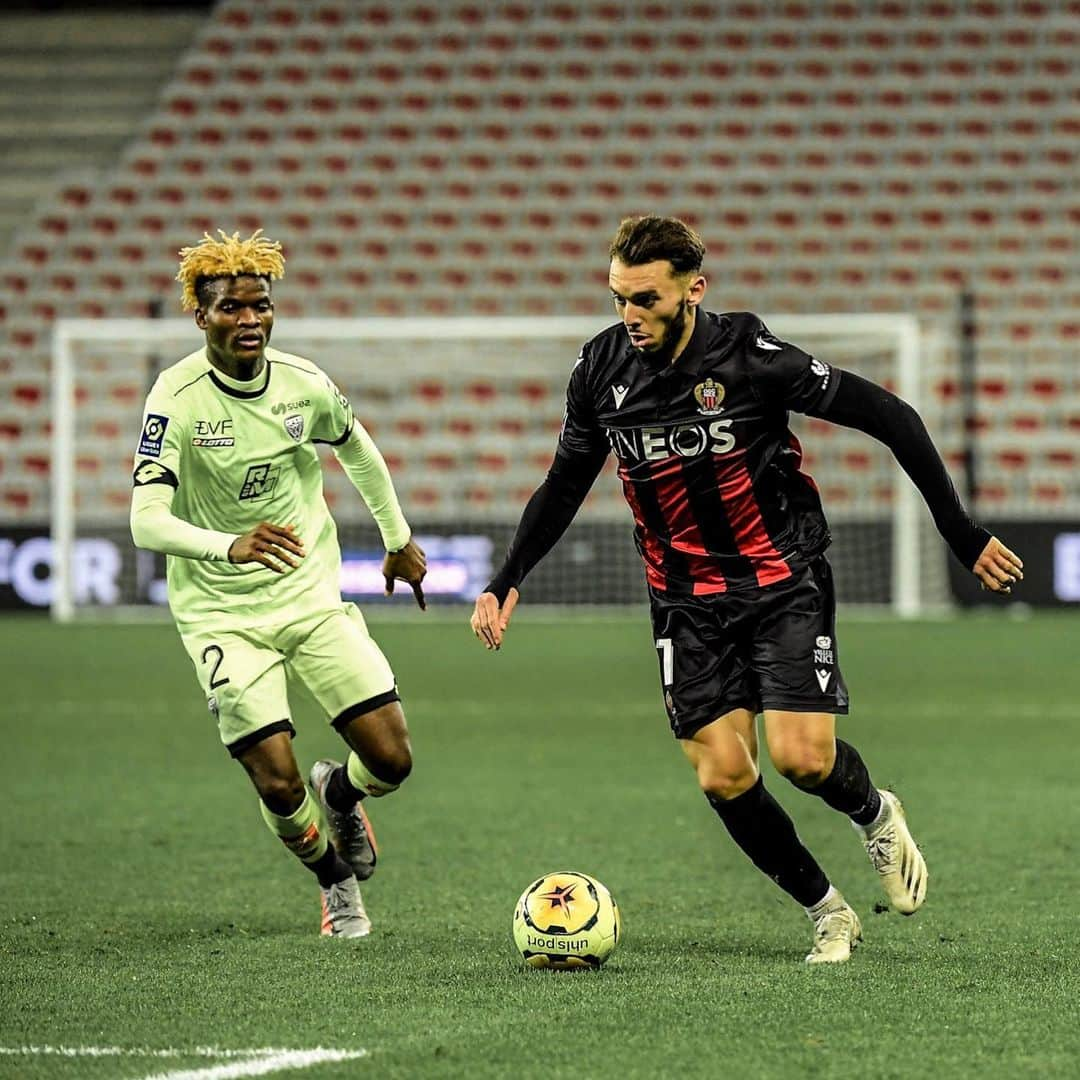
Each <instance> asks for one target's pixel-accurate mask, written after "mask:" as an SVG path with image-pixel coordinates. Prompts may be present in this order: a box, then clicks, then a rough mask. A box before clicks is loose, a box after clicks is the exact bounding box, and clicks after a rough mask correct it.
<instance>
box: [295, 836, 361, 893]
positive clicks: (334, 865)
mask: <svg viewBox="0 0 1080 1080" xmlns="http://www.w3.org/2000/svg"><path fill="white" fill-rule="evenodd" d="M304 865H305V866H306V867H307V868H308V869H309V870H310V871H311V872H312V873H313V874H314V875H315V876H316V877H317V878H318V879H319V884H320V885H321V886H322V887H323V888H324V889H328V888H330V886H331V885H336V884H337V883H338V882H339V881H344V880H345V879H346V878H350V877H352V867H351V866H350V865H349V864H348V863H347V862H346V861H345V860H344V859H343V858H342V857H341V856H340V855H339V854H338V853H337V852H336V851H335V850H334V845H333V844H331V843H329V842H327V845H326V851H325V852H324V853H323V854H322V855H320V856H319V857H318V858H317V859H316V860H315V861H314V862H309V863H304Z"/></svg>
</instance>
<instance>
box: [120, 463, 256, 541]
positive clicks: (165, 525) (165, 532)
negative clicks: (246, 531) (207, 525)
mask: <svg viewBox="0 0 1080 1080" xmlns="http://www.w3.org/2000/svg"><path fill="white" fill-rule="evenodd" d="M143 467H146V465H145V464H144V466H143ZM149 467H150V468H153V469H159V470H160V469H161V467H160V466H158V465H156V464H155V463H153V462H150V463H149ZM161 471H164V470H161ZM175 490H176V489H175V488H174V487H172V486H171V485H169V484H165V483H148V484H144V485H142V486H138V487H136V488H135V489H134V491H132V493H131V538H132V540H134V541H135V546H136V547H138V548H145V549H146V550H147V551H158V552H161V554H163V555H180V556H182V557H183V558H185V559H206V560H210V561H213V562H228V561H229V548H230V547H231V546H232V543H233V541H234V540H235V539H236V534H234V533H224V532H217V531H216V530H214V529H201V528H199V526H198V525H192V524H191V522H190V521H184V519H183V518H178V517H177V516H176V515H175V514H174V513H173V512H172V501H173V493H174V492H175Z"/></svg>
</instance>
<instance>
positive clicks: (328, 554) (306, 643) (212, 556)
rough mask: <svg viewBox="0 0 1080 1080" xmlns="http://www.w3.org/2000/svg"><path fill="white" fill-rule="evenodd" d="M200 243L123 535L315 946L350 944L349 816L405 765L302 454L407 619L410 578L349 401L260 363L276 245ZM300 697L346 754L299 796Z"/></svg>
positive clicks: (397, 522) (275, 364)
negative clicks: (346, 506)
mask: <svg viewBox="0 0 1080 1080" xmlns="http://www.w3.org/2000/svg"><path fill="white" fill-rule="evenodd" d="M260 233H261V230H260V231H259V232H256V233H255V234H254V235H253V236H251V237H249V238H248V239H247V240H241V239H240V238H239V234H233V235H232V236H226V235H225V234H224V233H221V234H220V237H221V238H220V239H219V240H215V239H213V238H212V237H210V236H208V235H207V236H204V238H203V240H202V241H201V242H200V243H198V244H196V245H195V246H194V247H190V248H184V249H183V251H181V252H180V255H181V263H180V272H179V273H178V274H177V280H179V281H180V282H181V283H182V285H183V302H184V307H185V309H187V310H193V311H194V312H195V323H196V325H197V326H198V327H199V328H200V329H201V330H202V331H204V333H205V335H206V345H205V347H204V348H201V349H199V350H198V351H197V352H194V353H192V354H191V355H190V356H187V357H185V358H184V359H183V360H181V361H180V362H179V363H177V364H174V365H173V366H172V367H170V368H167V369H166V370H165V371H163V372H162V373H161V375H160V376H159V377H158V379H157V381H156V382H155V383H154V386H153V388H152V389H151V391H150V394H149V396H148V398H147V401H146V409H145V413H144V416H143V428H142V434H141V437H140V440H139V447H138V452H137V454H136V461H135V474H134V491H133V494H132V502H131V533H132V536H133V538H134V540H135V544H136V546H137V547H140V548H146V549H148V550H150V551H158V552H162V553H164V554H165V555H167V556H168V560H167V563H168V585H169V606H170V607H171V609H172V613H173V617H174V618H175V620H176V624H177V628H178V629H179V631H180V636H181V638H182V639H183V642H184V646H185V648H186V649H187V651H188V654H189V655H190V656H191V660H192V663H193V664H194V665H195V670H196V673H197V675H198V679H199V683H200V685H201V686H202V688H203V691H204V693H205V694H206V698H207V703H208V705H209V708H210V711H211V713H213V715H214V716H215V718H216V719H217V723H218V728H219V731H220V734H221V740H222V742H223V743H224V744H225V747H226V749H227V750H228V751H229V753H230V754H231V755H232V756H233V757H234V758H236V759H237V760H238V761H239V762H240V764H241V765H243V767H244V769H245V770H246V771H247V774H248V776H250V778H251V780H252V783H253V784H254V785H255V789H256V791H257V792H258V795H259V800H260V804H259V805H260V809H261V811H262V816H263V818H264V819H265V821H266V824H267V825H268V826H269V828H270V830H271V832H273V833H274V834H275V835H276V836H278V837H280V838H281V840H282V841H283V842H284V843H285V846H286V847H287V848H288V849H289V850H290V851H292V852H293V854H295V855H296V856H297V857H298V858H299V859H300V860H301V862H303V863H304V864H305V865H306V866H307V867H308V868H309V869H310V870H312V871H313V872H314V874H315V875H316V877H317V878H318V881H319V887H320V891H321V893H322V907H323V918H322V933H323V934H326V935H331V936H336V937H363V936H364V935H366V934H367V933H369V932H370V929H371V923H370V920H369V919H368V917H367V914H366V912H365V911H364V905H363V901H362V899H361V896H360V888H359V885H358V880H364V879H366V878H367V877H370V875H371V873H372V872H373V871H374V868H375V857H376V849H375V840H374V835H373V833H372V831H371V825H370V822H369V821H368V819H367V816H366V815H365V813H364V810H363V806H362V802H361V801H362V800H363V799H364V798H366V797H368V796H382V795H387V794H389V793H390V792H392V791H394V790H395V789H396V788H397V787H398V786H399V785H400V784H401V783H402V782H403V781H404V780H405V778H406V777H407V776H408V775H409V772H410V771H411V768H412V751H411V747H410V744H409V734H408V729H407V727H406V724H405V715H404V713H403V712H402V708H401V701H400V698H399V696H398V692H397V686H396V683H395V680H394V675H393V672H392V671H391V669H390V665H389V664H388V663H387V661H386V658H385V657H384V656H383V654H382V652H381V651H380V650H379V647H378V646H377V645H376V644H375V642H374V641H373V640H372V639H371V638H370V637H369V636H368V632H367V628H366V626H365V624H364V619H363V616H362V615H361V614H360V612H359V610H358V609H357V608H356V606H355V605H353V604H343V603H342V598H341V590H340V584H339V575H340V568H341V552H340V549H339V547H338V541H337V530H336V528H335V526H334V522H333V520H332V519H331V517H330V512H329V510H328V508H327V505H326V502H325V500H324V498H323V488H322V469H321V466H320V463H319V459H318V455H317V453H316V450H315V444H316V443H328V444H329V445H331V446H332V447H333V448H334V453H335V454H336V455H337V457H338V460H339V461H340V462H341V465H342V468H343V469H344V470H345V472H346V473H347V474H348V476H349V478H350V479H351V480H352V482H353V484H354V485H355V486H356V488H357V490H358V491H359V492H360V494H361V496H362V497H363V499H364V501H365V502H366V503H367V506H368V508H369V509H370V511H371V513H372V515H373V517H374V518H375V521H376V523H377V524H378V527H379V532H380V534H381V536H382V540H383V544H384V546H385V547H386V551H387V554H386V558H385V560H384V562H383V568H382V569H383V576H384V578H385V580H386V590H387V593H392V592H393V589H394V581H395V580H402V581H405V582H407V583H408V584H409V585H410V586H411V587H412V590H413V593H414V595H415V597H416V601H417V603H418V604H419V605H420V607H421V608H423V607H424V606H425V604H424V594H423V590H422V587H421V582H422V581H423V578H424V574H425V573H426V569H427V567H426V562H425V558H424V553H423V551H422V550H421V549H420V548H419V547H418V546H417V545H416V544H415V543H414V542H413V541H412V540H411V534H410V530H409V526H408V523H407V522H406V520H405V518H404V516H403V515H402V512H401V509H400V507H399V505H398V501H397V496H396V495H395V493H394V487H393V484H392V482H391V479H390V474H389V471H388V470H387V468H386V464H385V462H384V461H383V458H382V456H381V455H380V454H379V451H378V449H377V448H376V447H375V444H374V443H373V442H372V441H371V438H370V436H369V435H368V434H367V432H365V430H364V429H363V427H362V426H361V425H360V424H359V423H358V422H357V421H356V420H355V419H354V417H353V412H352V408H351V407H350V405H349V402H348V401H347V400H346V398H345V397H344V396H343V395H342V393H341V392H340V391H339V390H338V389H337V387H336V386H335V385H334V384H333V382H332V381H331V380H330V379H329V378H328V377H327V376H326V375H325V374H324V373H323V372H322V371H321V370H320V369H319V368H318V367H316V365H315V364H313V363H311V361H309V360H305V359H303V358H302V357H299V356H291V355H289V354H288V353H282V352H278V351H277V350H276V349H271V348H268V344H269V340H270V332H271V330H272V328H273V324H274V306H273V302H272V300H271V295H270V283H271V280H273V279H277V278H280V277H281V276H282V275H283V274H284V270H285V261H284V258H283V256H282V254H281V245H280V244H278V243H275V242H273V241H270V240H268V239H267V238H265V237H263V236H261V235H260ZM286 669H289V670H290V671H291V672H293V673H294V674H295V675H297V676H298V677H299V678H300V679H302V680H303V681H304V683H305V684H306V686H307V687H308V689H309V690H310V691H311V692H312V694H313V696H314V697H315V699H316V700H317V701H318V702H319V704H320V705H321V706H322V708H323V709H325V710H326V712H327V713H328V715H329V716H330V718H331V722H332V723H333V725H334V727H335V728H336V729H337V730H338V732H339V733H340V734H341V736H342V737H343V738H344V740H345V742H346V743H347V745H348V747H349V754H348V759H347V761H346V762H345V764H338V763H337V762H333V761H319V762H316V763H315V765H314V766H313V767H312V769H311V774H310V785H311V790H310V791H309V790H308V787H307V786H305V784H304V780H303V778H302V777H301V774H300V771H299V768H298V766H297V763H296V758H295V757H294V756H293V750H292V737H293V735H294V734H295V731H294V728H293V725H292V722H291V720H290V718H289V717H290V711H289V703H288V698H287V696H286V685H285V671H286Z"/></svg>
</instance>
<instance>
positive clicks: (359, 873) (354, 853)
mask: <svg viewBox="0 0 1080 1080" xmlns="http://www.w3.org/2000/svg"><path fill="white" fill-rule="evenodd" d="M338 767H339V766H338V763H337V762H336V761H329V760H327V759H326V758H324V759H323V760H322V761H316V762H315V764H314V765H312V766H311V773H310V775H309V777H308V780H309V782H310V784H311V790H312V791H314V792H315V798H317V799H318V800H319V805H320V806H321V807H322V809H323V813H324V814H325V815H326V824H327V826H328V827H329V829H330V839H331V840H332V841H333V844H334V849H335V850H336V851H337V853H338V854H339V855H340V856H341V857H342V858H343V859H344V860H345V861H346V862H347V863H348V864H349V866H351V867H352V872H353V873H354V874H355V875H356V877H357V880H359V881H367V879H368V878H369V877H371V875H372V874H374V873H375V862H376V860H377V859H378V854H379V848H378V845H377V843H376V841H375V831H374V830H373V829H372V827H371V822H370V821H369V820H368V816H367V814H365V813H364V804H363V803H362V802H358V803H356V805H355V806H354V807H353V808H352V809H351V810H350V811H349V812H348V813H344V814H343V813H342V812H341V811H340V810H335V809H334V808H333V807H332V806H330V805H329V804H328V803H327V801H326V785H327V784H328V783H329V782H330V776H331V774H332V773H333V771H334V770H335V769H336V768H338Z"/></svg>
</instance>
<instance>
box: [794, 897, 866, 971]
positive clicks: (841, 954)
mask: <svg viewBox="0 0 1080 1080" xmlns="http://www.w3.org/2000/svg"><path fill="white" fill-rule="evenodd" d="M812 918H813V923H814V947H813V948H812V949H811V950H810V952H809V953H807V956H806V962H807V963H808V964H843V963H844V962H845V961H847V960H850V959H851V952H852V950H853V949H854V948H855V946H856V945H858V943H859V942H860V941H862V923H860V922H859V916H858V915H856V914H855V911H854V909H853V908H851V907H849V906H848V902H847V901H846V900H845V899H844V898H843V897H842V896H841V895H840V894H839V893H835V894H834V896H833V898H832V900H830V901H829V903H828V905H826V906H825V907H824V909H823V910H822V911H820V912H819V913H818V914H817V915H815V916H813V917H812Z"/></svg>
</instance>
